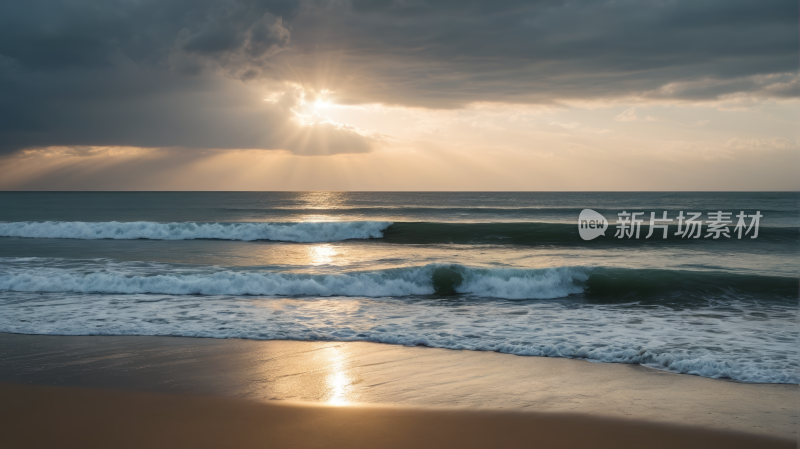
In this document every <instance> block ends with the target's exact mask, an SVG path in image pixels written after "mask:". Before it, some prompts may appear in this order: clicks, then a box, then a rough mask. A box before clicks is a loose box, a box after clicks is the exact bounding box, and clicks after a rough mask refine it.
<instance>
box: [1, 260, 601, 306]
mask: <svg viewBox="0 0 800 449" xmlns="http://www.w3.org/2000/svg"><path fill="white" fill-rule="evenodd" d="M109 267H114V268H113V269H112V270H111V271H108V270H104V271H101V272H93V273H83V272H81V271H80V270H75V269H63V268H46V267H39V268H34V267H25V268H18V269H7V270H5V271H4V272H0V290H8V291H18V292H75V293H117V294H118V293H126V294H131V293H161V294H169V295H198V294H199V295H288V296H298V295H314V296H366V297H380V296H408V295H430V294H433V293H434V292H435V288H434V285H433V282H432V276H433V274H434V272H435V271H436V270H442V269H445V270H453V271H457V272H460V273H462V276H463V278H464V283H463V285H464V287H463V288H462V287H459V288H458V291H460V292H461V293H471V294H474V295H477V296H483V297H493V298H506V299H523V298H524V299H550V298H559V297H564V296H568V295H569V294H572V293H580V292H581V291H583V288H582V287H581V286H580V282H582V281H584V280H586V278H587V274H586V269H581V268H564V267H558V268H547V269H538V270H513V271H509V270H505V269H495V270H490V269H476V268H470V267H463V266H460V265H453V266H446V265H436V264H431V265H426V266H422V267H410V268H399V269H391V270H383V271H374V272H358V273H342V274H329V275H320V274H317V275H311V274H297V273H280V272H278V273H275V272H248V271H217V272H206V273H199V274H153V275H141V274H131V273H141V269H137V270H120V268H121V267H119V266H114V265H109ZM131 268H133V267H131Z"/></svg>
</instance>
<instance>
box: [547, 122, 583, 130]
mask: <svg viewBox="0 0 800 449" xmlns="http://www.w3.org/2000/svg"><path fill="white" fill-rule="evenodd" d="M550 126H560V127H562V128H564V129H575V128H577V127H578V126H580V123H578V122H570V123H560V122H550Z"/></svg>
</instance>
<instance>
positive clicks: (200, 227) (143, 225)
mask: <svg viewBox="0 0 800 449" xmlns="http://www.w3.org/2000/svg"><path fill="white" fill-rule="evenodd" d="M391 224H392V223H391V222H385V221H340V222H319V223H310V222H304V223H195V222H185V223H154V222H149V221H136V222H117V221H110V222H83V221H71V222H67V221H46V222H35V221H20V222H11V223H0V237H30V238H48V239H83V240H95V239H117V240H133V239H151V240H193V239H222V240H245V241H251V240H276V241H285V242H334V241H340V240H347V239H368V238H381V237H383V231H384V230H385V229H386V228H388V227H389V226H391Z"/></svg>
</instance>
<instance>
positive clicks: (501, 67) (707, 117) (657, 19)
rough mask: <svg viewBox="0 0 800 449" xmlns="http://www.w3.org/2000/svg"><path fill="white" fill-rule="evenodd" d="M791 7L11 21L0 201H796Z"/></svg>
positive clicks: (797, 87)
mask: <svg viewBox="0 0 800 449" xmlns="http://www.w3.org/2000/svg"><path fill="white" fill-rule="evenodd" d="M798 17H800V6H799V5H798V2H797V1H795V0H765V1H752V0H747V1H740V0H704V1H701V2H698V1H696V0H691V1H688V0H687V1H684V0H647V1H645V0H613V1H604V0H586V1H584V0H568V1H559V0H542V1H531V0H527V1H514V0H508V1H500V0H493V1H478V0H438V1H433V0H428V1H422V0H375V1H366V0H350V1H347V0H333V1H326V0H307V1H289V0H217V1H211V0H27V1H25V2H2V3H0V190H361V191H364V190H372V191H375V190H426V191H431V190H468V191H479V190H481V191H488V190H507V191H525V190H538V191H572V190H581V191H591V190H671V191H676V190H794V191H796V190H800V176H798V168H800V157H798V155H800V126H798V125H797V124H798V123H800V70H799V69H800V38H799V36H800V29H799V28H800V25H798V23H799V20H798Z"/></svg>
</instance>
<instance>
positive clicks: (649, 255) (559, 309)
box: [0, 192, 800, 384]
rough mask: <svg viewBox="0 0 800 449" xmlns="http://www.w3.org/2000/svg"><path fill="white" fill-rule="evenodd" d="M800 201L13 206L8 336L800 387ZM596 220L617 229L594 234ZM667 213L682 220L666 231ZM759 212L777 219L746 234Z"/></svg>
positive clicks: (4, 209)
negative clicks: (432, 355) (541, 361)
mask: <svg viewBox="0 0 800 449" xmlns="http://www.w3.org/2000/svg"><path fill="white" fill-rule="evenodd" d="M798 199H799V196H798V193H796V192H788V193H780V192H771V193H770V192H724V193H723V192H631V193H622V192H592V193H563V192H562V193H559V192H524V193H523V192H518V193H499V192H498V193H495V192H491V193H489V192H459V193H450V192H437V193H433V192H403V193H400V192H394V193H389V192H349V193H348V192H60V193H51V192H2V193H0V332H7V333H22V334H45V335H162V336H180V337H205V338H244V339H256V340H274V339H280V340H323V341H370V342H379V343H387V344H397V345H418V346H429V347H437V348H448V349H454V350H475V351H498V352H503V353H509V354H517V355H520V356H545V357H567V358H579V359H586V360H589V361H592V362H606V363H633V364H641V365H643V366H647V367H651V368H654V369H659V370H666V371H671V372H675V373H681V374H688V375H698V376H704V377H711V378H723V379H731V380H734V381H740V382H760V383H790V384H796V383H800V372H799V371H798V368H799V367H800V366H799V365H800V355H799V354H798V347H799V346H798V335H799V332H798V321H797V319H798V294H799V291H798V289H799V286H798V282H799V281H800V277H799V275H798V273H800V257H798V256H799V255H800V254H798V250H800V231H799V230H798V226H800V217H799V215H798V211H800V207H799V206H798ZM584 209H591V210H593V211H596V212H597V213H599V214H600V215H602V216H603V217H605V218H606V219H607V220H608V229H607V230H606V231H605V235H601V236H599V237H597V238H594V239H592V240H584V239H583V238H582V237H581V235H580V232H579V227H578V217H579V215H580V214H581V211H583V210H584ZM718 211H722V212H730V213H731V215H730V220H731V221H730V222H729V223H723V225H724V231H725V233H723V234H721V235H718V238H714V237H713V235H711V234H714V233H712V232H710V230H709V228H710V226H709V222H710V221H712V219H711V218H710V215H709V214H711V213H716V212H718ZM623 212H624V213H631V212H637V213H639V212H641V213H642V214H641V215H638V217H639V219H641V220H643V223H642V225H641V229H640V230H641V233H640V235H639V238H636V237H635V234H634V233H632V232H630V231H628V232H629V234H624V235H623V236H622V237H623V238H618V237H616V236H615V232H616V228H617V227H618V222H619V220H620V215H619V214H620V213H623ZM651 212H652V213H655V217H656V218H661V217H662V216H663V215H662V214H664V213H666V214H667V217H668V218H671V219H674V221H673V222H669V223H668V227H667V228H666V231H664V230H663V229H662V228H657V229H654V233H653V235H651V236H650V237H649V238H646V236H647V235H648V233H649V230H650V229H649V221H650V219H651ZM681 212H684V213H687V214H688V212H699V213H701V216H700V220H703V224H702V228H701V233H700V236H699V237H698V238H691V237H693V235H692V236H688V235H683V236H681V235H678V234H676V233H677V232H678V231H679V227H678V224H679V223H678V222H677V217H678V216H679V214H680V213H681ZM740 213H743V214H744V215H745V216H746V224H747V225H748V226H749V225H750V224H751V223H752V221H753V218H752V217H753V216H754V215H756V214H758V215H759V216H760V217H759V219H760V221H759V224H758V226H757V227H755V226H753V227H752V228H750V229H740V230H739V231H744V232H743V234H742V238H738V235H737V230H736V229H735V226H736V224H737V218H736V215H737V214H740ZM756 230H757V232H758V235H757V237H756V238H752V237H753V236H754V235H755V233H754V231H756ZM664 232H665V233H666V235H667V238H663V237H662V234H663V233H664ZM748 232H749V233H748ZM726 233H727V235H728V236H726V235H725V234H726Z"/></svg>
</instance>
